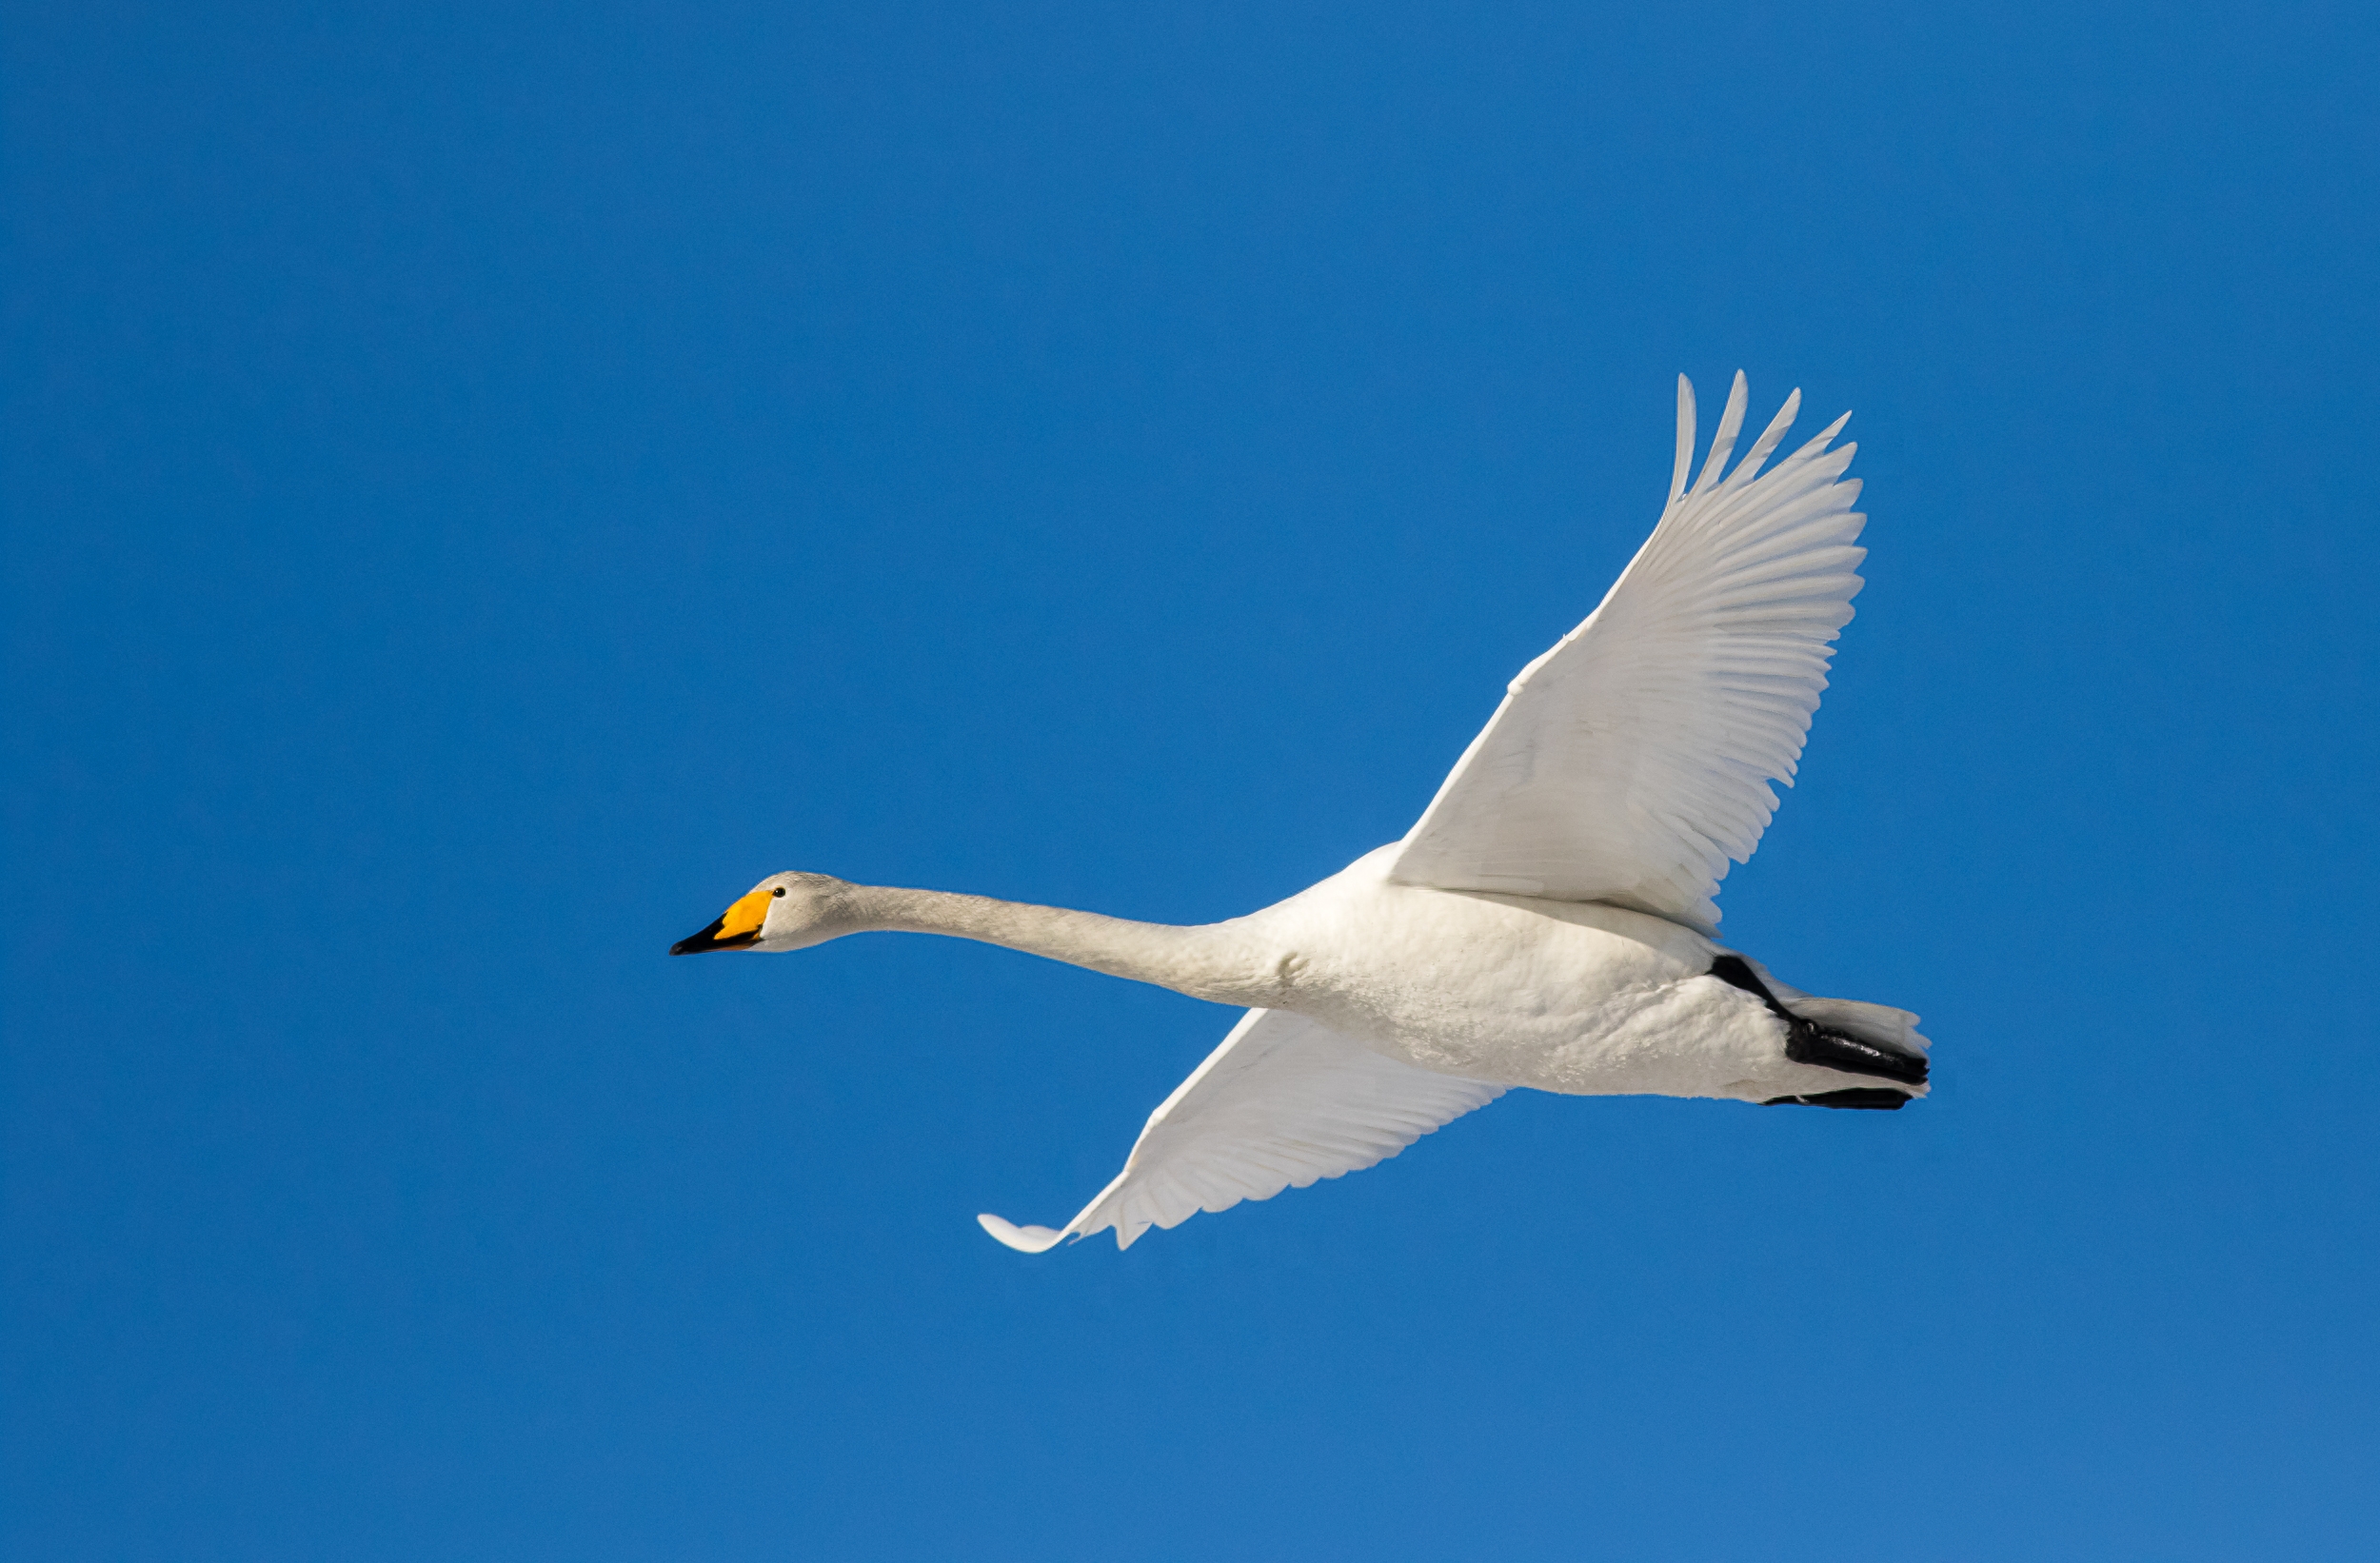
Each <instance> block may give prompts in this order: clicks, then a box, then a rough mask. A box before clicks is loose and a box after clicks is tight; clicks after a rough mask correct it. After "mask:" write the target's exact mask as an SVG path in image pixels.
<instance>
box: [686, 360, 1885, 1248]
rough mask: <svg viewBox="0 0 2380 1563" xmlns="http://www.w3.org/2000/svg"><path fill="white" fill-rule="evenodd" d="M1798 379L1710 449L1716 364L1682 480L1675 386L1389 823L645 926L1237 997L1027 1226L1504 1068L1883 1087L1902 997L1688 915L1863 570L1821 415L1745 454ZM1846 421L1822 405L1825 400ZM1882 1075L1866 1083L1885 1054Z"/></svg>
mask: <svg viewBox="0 0 2380 1563" xmlns="http://www.w3.org/2000/svg"><path fill="white" fill-rule="evenodd" d="M1800 400H1801V393H1800V392H1798V391H1795V393H1794V394H1793V395H1792V396H1791V397H1789V398H1787V400H1786V403H1785V406H1784V407H1783V409H1782V410H1780V411H1779V412H1778V413H1777V415H1776V417H1775V420H1774V421H1772V422H1771V424H1770V425H1769V426H1768V428H1767V429H1766V430H1765V431H1764V432H1763V433H1762V434H1761V436H1760V437H1759V439H1758V440H1757V441H1755V443H1754V445H1753V447H1752V449H1751V450H1750V451H1749V452H1748V453H1747V454H1746V455H1745V457H1744V459H1743V461H1742V462H1740V463H1738V464H1736V465H1735V468H1734V469H1733V471H1730V470H1729V469H1728V459H1729V457H1730V455H1731V454H1732V452H1733V450H1734V448H1735V439H1736V436H1737V434H1738V432H1739V431H1740V430H1741V428H1742V425H1743V415H1744V406H1745V401H1746V396H1745V385H1744V378H1743V376H1742V375H1740V374H1739V375H1737V376H1736V377H1735V384H1734V386H1733V387H1732V389H1731V390H1730V393H1729V395H1728V399H1727V406H1726V410H1725V411H1724V412H1723V413H1722V414H1721V416H1720V419H1719V426H1718V431H1717V433H1716V437H1715V438H1714V440H1713V442H1712V446H1711V450H1710V453H1709V455H1708V457H1707V458H1706V460H1705V461H1704V463H1703V465H1702V470H1701V472H1700V474H1699V476H1698V477H1697V478H1696V482H1695V484H1694V485H1693V487H1692V488H1691V489H1689V488H1688V487H1687V485H1686V474H1687V471H1688V469H1689V467H1690V465H1691V463H1692V458H1693V453H1694V445H1695V439H1694V425H1695V405H1694V392H1693V388H1692V386H1689V385H1688V384H1687V382H1686V380H1685V379H1684V377H1683V376H1680V377H1679V380H1678V393H1677V462H1676V471H1675V474H1674V476H1673V477H1672V480H1671V484H1670V496H1669V503H1668V505H1666V506H1665V507H1664V509H1663V511H1662V514H1661V519H1660V521H1659V523H1658V524H1656V526H1655V528H1654V530H1653V534H1652V536H1651V537H1649V538H1648V539H1647V540H1646V542H1645V544H1644V546H1643V547H1642V548H1640V549H1638V550H1637V552H1636V558H1635V559H1634V560H1632V561H1631V562H1630V564H1629V565H1628V567H1627V569H1626V570H1624V571H1622V572H1621V574H1620V577H1619V580H1618V581H1617V582H1616V583H1615V584H1614V585H1613V586H1612V588H1611V590H1610V591H1609V592H1608V593H1607V594H1606V595H1605V597H1604V599H1603V602H1602V603H1601V605H1600V606H1598V607H1597V609H1596V610H1595V612H1594V613H1593V614H1591V615H1589V617H1588V618H1587V620H1586V622H1585V623H1581V624H1580V625H1579V626H1578V627H1577V629H1575V630H1573V631H1572V632H1571V633H1570V634H1568V635H1566V636H1564V637H1563V638H1562V639H1561V641H1560V642H1559V643H1557V644H1556V645H1555V646H1554V647H1553V648H1552V649H1551V650H1549V651H1548V652H1546V653H1545V655H1543V656H1542V657H1539V658H1538V659H1537V661H1535V662H1533V663H1530V664H1529V665H1528V666H1527V667H1526V668H1523V669H1522V670H1521V672H1520V674H1519V676H1518V677H1517V678H1516V679H1515V680H1514V681H1513V682H1512V684H1511V686H1510V688H1509V690H1508V692H1507V693H1506V695H1505V698H1504V701H1503V702H1502V703H1501V704H1500V705H1498V706H1497V710H1496V714H1495V715H1494V716H1493V717H1492V718H1490V719H1489V722H1488V724H1487V726H1486V727H1485V728H1484V729H1483V730H1482V731H1481V732H1480V734H1479V736H1478V738H1477V739H1475V740H1473V742H1472V743H1471V745H1470V747H1469V748H1468V749H1466V750H1465V751H1464V752H1463V755H1462V757H1461V759H1460V760H1459V761H1458V762H1457V763H1456V765H1455V768H1454V771H1453V772H1452V774H1450V775H1449V776H1448V777H1447V779H1446V782H1445V783H1444V784H1443V785H1442V786H1440V787H1439V789H1438V795H1437V796H1436V798H1434V799H1433V800H1432V801H1431V802H1430V805H1429V807H1428V808H1427V809H1426V810H1424V811H1423V813H1422V816H1421V818H1420V820H1419V821H1418V822H1417V823H1416V824H1415V826H1414V828H1413V829H1412V831H1410V832H1409V833H1408V834H1407V835H1406V837H1405V838H1404V840H1403V841H1398V842H1394V843H1392V844H1390V845H1388V846H1385V847H1382V848H1380V849H1378V851H1376V852H1372V853H1369V854H1367V855H1365V856H1364V857H1363V858H1362V859H1359V861H1356V862H1355V863H1353V864H1351V865H1350V866H1349V867H1348V868H1347V869H1345V870H1344V871H1342V872H1340V873H1339V874H1336V875H1333V876H1332V877H1331V878H1330V879H1327V880H1323V881H1322V882H1321V883H1319V884H1317V885H1315V886H1313V887H1312V888H1311V889H1308V890H1306V891H1303V892H1301V893H1300V894H1299V895H1297V896H1293V897H1291V898H1290V899H1289V900H1285V901H1282V902H1280V903H1279V904H1278V905H1275V906H1270V907H1266V908H1264V909H1263V910H1261V911H1259V912H1255V913H1252V914H1250V915H1249V916H1247V917H1244V918H1237V919H1233V920H1229V921H1226V922H1220V923H1214V924H1209V925H1207V926H1205V927H1200V928H1174V927H1165V926H1161V925H1157V924H1149V923H1139V922H1129V921H1125V920H1120V919H1114V918H1105V917H1101V916H1098V915H1096V914H1093V913H1086V912H1075V911H1066V910H1061V909H1058V908H1051V907H1037V906H1025V905H1020V904H1017V903H1014V902H1008V901H998V900H987V899H984V898H981V897H974V896H955V895H946V894H942V893H939V892H933V891H922V890H896V889H889V888H884V887H880V886H868V885H855V884H848V883H845V882H844V881H843V880H836V879H830V878H827V877H826V876H823V875H815V874H781V875H775V876H772V877H771V878H770V879H767V880H763V881H762V882H761V884H760V885H759V886H757V887H756V888H755V889H754V890H753V891H752V892H751V893H749V894H748V895H746V896H745V897H744V898H743V899H742V900H738V901H737V902H736V903H735V905H734V906H732V907H730V908H729V910H728V911H727V912H726V913H725V914H724V916H723V917H722V918H721V919H720V920H718V921H716V922H714V923H712V924H711V926H710V927H708V928H706V929H704V930H703V932H702V933H700V934H697V935H695V936H693V937H692V938H690V939H687V940H682V941H681V942H680V943H679V945H678V946H677V948H676V951H675V952H673V953H691V952H694V951H699V950H712V949H735V948H744V949H755V950H789V949H800V948H803V947H806V946H808V945H811V944H816V943H820V942H823V940H828V939H833V938H837V937H840V936H842V935H844V934H849V933H858V932H863V931H868V930H876V929H888V930H907V931H916V932H929V933H942V934H950V935H955V936H958V937H961V938H967V939H977V940H986V941H989V942H993V943H998V944H1003V945H1007V946H1009V947H1011V948H1016V949H1022V950H1028V951H1031V952H1033V953H1036V954H1040V955H1044V956H1048V957H1050V958H1052V959H1055V960H1066V961H1070V962H1073V963H1074V964H1077V965H1081V966H1087V967H1090V968H1092V969H1094V970H1099V971H1105V972H1109V973H1113V974H1115V975H1118V976H1122V977H1129V978H1134V979H1139V980H1143V981H1149V982H1155V983H1159V984H1160V985H1163V986H1166V987H1170V988H1174V989H1176V990H1178V991H1180V992H1184V993H1189V994H1193V995H1196V996H1198V997H1200V998H1204V999H1216V1000H1219V1001H1221V1002H1226V1003H1239V1004H1246V1005H1249V1006H1251V1007H1250V1008H1249V1011H1248V1013H1247V1014H1246V1015H1245V1016H1243V1017H1242V1018H1241V1019H1240V1023H1239V1024H1238V1025H1237V1026H1235V1027H1234V1028H1233V1029H1232V1031H1231V1034H1230V1035H1229V1036H1227V1037H1226V1038H1224V1039H1223V1041H1222V1043H1221V1045H1220V1046H1219V1047H1217V1048H1216V1050H1215V1051H1214V1052H1213V1053H1212V1054H1211V1055H1209V1056H1208V1058H1206V1060H1205V1061H1204V1062H1203V1063H1201V1064H1200V1066H1199V1067H1198V1069H1197V1070H1196V1071H1195V1072H1194V1073H1193V1074H1192V1075H1191V1076H1190V1078H1188V1079H1186V1080H1184V1081H1183V1082H1182V1083H1181V1085H1180V1087H1179V1088H1178V1089H1176V1090H1175V1092H1174V1093H1173V1095H1172V1096H1170V1097H1168V1098H1166V1099H1165V1101H1164V1102H1163V1103H1162V1104H1161V1105H1160V1106H1159V1107H1158V1109H1157V1111H1156V1112H1154V1113H1153V1114H1151V1115H1150V1117H1149V1120H1148V1124H1147V1126H1146V1127H1145V1128H1144V1129H1142V1131H1141V1133H1140V1139H1139V1140H1138V1141H1137V1142H1136V1143H1135V1144H1134V1146H1133V1148H1132V1153H1131V1155H1130V1156H1129V1157H1127V1158H1126V1161H1125V1164H1124V1167H1123V1170H1122V1171H1121V1173H1119V1174H1118V1175H1117V1177H1116V1178H1115V1180H1114V1181H1113V1182H1111V1183H1110V1184H1108V1186H1107V1187H1106V1188H1105V1189H1103V1190H1101V1192H1100V1194H1099V1195H1098V1197H1095V1198H1094V1199H1092V1200H1091V1202H1090V1203H1089V1204H1088V1205H1086V1206H1085V1207H1084V1208H1083V1209H1082V1211H1081V1213H1080V1214H1079V1215H1077V1216H1076V1217H1074V1219H1073V1220H1071V1221H1069V1222H1067V1223H1066V1224H1065V1225H1064V1226H1063V1227H1059V1228H1050V1227H1041V1226H1023V1227H1020V1226H1017V1225H1015V1224H1013V1223H1011V1222H1008V1221H1006V1220H1003V1219H1002V1218H1001V1217H996V1216H983V1217H979V1218H978V1219H979V1220H981V1222H982V1225H983V1228H984V1230H985V1231H987V1232H989V1233H990V1234H991V1235H992V1236H993V1237H997V1238H999V1239H1000V1240H1001V1241H1002V1242H1003V1243H1006V1244H1008V1245H1009V1246H1010V1247H1012V1248H1018V1249H1022V1250H1025V1251H1027V1252H1040V1251H1041V1250H1042V1249H1046V1248H1048V1247H1050V1246H1051V1245H1053V1244H1055V1243H1057V1242H1059V1241H1061V1239H1064V1238H1067V1237H1085V1236H1088V1235H1090V1234H1092V1233H1095V1232H1101V1231H1107V1230H1113V1231H1114V1232H1115V1234H1116V1239H1117V1242H1118V1244H1119V1245H1120V1246H1127V1247H1128V1246H1130V1244H1131V1243H1132V1242H1133V1240H1134V1239H1135V1238H1137V1237H1139V1236H1140V1234H1141V1233H1142V1232H1144V1231H1146V1230H1147V1229H1148V1228H1149V1227H1151V1226H1160V1227H1171V1226H1176V1225H1179V1224H1180V1222H1181V1221H1183V1220H1185V1219H1187V1218H1188V1217H1190V1216H1191V1215H1193V1214H1195V1213H1196V1212H1198V1211H1200V1210H1207V1211H1220V1210H1223V1209H1226V1208H1228V1207H1229V1206H1231V1205H1234V1204H1237V1203H1239V1202H1240V1200H1242V1199H1265V1198H1270V1197H1272V1196H1273V1195H1276V1194H1278V1193H1279V1192H1280V1191H1281V1190H1282V1189H1284V1188H1289V1187H1298V1188H1303V1187H1305V1186H1306V1185H1307V1184H1310V1183H1312V1182H1314V1181H1316V1180H1317V1179H1318V1178H1324V1177H1339V1175H1341V1174H1343V1173H1347V1172H1353V1171H1357V1170H1359V1169H1360V1168H1364V1167H1369V1166H1371V1165H1373V1164H1374V1163H1375V1162H1378V1161H1379V1160H1381V1159H1383V1158H1384V1157H1391V1156H1394V1155H1396V1154H1397V1153H1398V1151H1399V1150H1401V1149H1403V1148H1404V1147H1405V1146H1407V1145H1409V1144H1411V1143H1413V1141H1414V1140H1415V1139H1417V1138H1419V1137H1420V1136H1422V1135H1425V1134H1428V1133H1429V1132H1430V1131H1431V1130H1433V1129H1436V1128H1437V1127H1438V1126H1439V1125H1441V1124H1443V1123H1446V1122H1448V1121H1450V1120H1451V1119H1453V1118H1458V1117H1460V1116H1461V1115H1463V1114H1464V1113H1467V1112H1470V1111H1471V1110H1472V1109H1474V1108H1476V1107H1480V1106H1484V1105H1485V1104H1486V1103H1487V1102H1489V1101H1492V1100H1494V1099H1495V1098H1497V1096H1499V1095H1500V1094H1502V1092H1503V1091H1504V1090H1506V1089H1507V1088H1509V1087H1512V1086H1516V1085H1527V1086H1534V1087H1537V1088H1539V1089H1544V1090H1550V1091H1558V1092H1564V1093H1568V1094H1574V1095H1616V1094H1624V1093H1655V1094H1662V1095H1670V1096H1684V1097H1715V1098H1730V1099H1735V1100H1741V1101H1755V1102H1776V1101H1795V1102H1798V1101H1816V1102H1819V1103H1822V1104H1824V1105H1830V1106H1856V1107H1896V1106H1898V1105H1900V1104H1901V1103H1902V1102H1903V1101H1904V1100H1906V1099H1908V1098H1912V1097H1916V1096H1922V1095H1924V1094H1925V1089H1926V1087H1925V1083H1924V1082H1925V1077H1926V1064H1925V1050H1926V1047H1927V1043H1926V1040H1925V1039H1924V1038H1923V1037H1921V1036H1919V1035H1918V1034H1917V1032H1916V1030H1915V1023H1916V1017H1915V1016H1914V1015H1911V1014H1909V1013H1907V1012H1906V1011H1903V1010H1897V1009H1893V1008H1890V1007H1888V1006H1885V1005H1879V1004H1869V1003H1862V1002H1859V1001H1856V1000H1852V999H1815V998H1812V997H1810V996H1808V995H1805V994H1802V993H1800V992H1799V991H1798V990H1795V989H1793V988H1790V987H1787V986H1785V985H1784V984H1782V983H1780V982H1778V981H1776V980H1775V979H1774V978H1772V977H1770V976H1769V974H1768V973H1767V971H1766V970H1765V969H1764V968H1761V967H1760V966H1759V965H1758V964H1757V962H1754V961H1751V960H1748V959H1746V958H1743V957H1741V956H1739V955H1737V954H1736V953H1735V952H1733V951H1730V950H1727V949H1725V948H1724V947H1723V946H1721V945H1719V944H1717V943H1716V942H1715V940H1714V939H1713V937H1712V936H1713V935H1714V933H1715V931H1716V927H1717V923H1718V919H1719V913H1718V907H1717V905H1716V896H1717V893H1718V884H1719V880H1721V879H1722V878H1724V877H1725V875H1726V873H1727V870H1728V866H1729V863H1730V861H1731V860H1732V861H1736V862H1741V861H1745V860H1746V859H1748V858H1749V857H1750V856H1751V855H1752V851H1753V849H1754V847H1755V846H1756V845H1757V844H1758V842H1759V840H1760V835H1761V832H1762V831H1763V830H1765V829H1766V828H1767V826H1768V822H1769V820H1770V818H1771V816H1772V815H1773V813H1774V812H1775V808H1776V801H1777V800H1776V794H1775V791H1774V790H1773V787H1772V783H1773V782H1780V781H1781V782H1791V780H1792V779H1793V776H1794V771H1795V764H1796V763H1797V762H1798V761H1799V759H1800V756H1801V748H1802V742H1803V740H1804V738H1805V737H1806V736H1807V734H1808V732H1809V727H1810V718H1811V715H1812V713H1813V712H1814V711H1815V709H1816V707H1817V703H1818V696H1819V693H1820V692H1821V691H1822V690H1823V689H1824V688H1825V687H1826V673H1827V663H1828V661H1829V659H1830V658H1831V657H1832V656H1833V654H1834V652H1833V643H1834V641H1835V636H1836V635H1837V634H1838V633H1839V632H1840V630H1841V628H1842V626H1843V625H1844V624H1845V623H1847V622H1849V620H1850V618H1851V616H1852V609H1851V600H1852V598H1853V597H1854V595H1855V594H1856V593H1857V592H1858V590H1859V587H1860V584H1861V583H1860V578H1859V576H1858V574H1857V573H1856V572H1857V569H1858V565H1859V563H1860V560H1861V559H1862V558H1863V557H1864V551H1863V550H1862V549H1861V548H1859V547H1858V546H1857V539H1858V536H1859V530H1860V527H1861V524H1863V522H1864V521H1865V518H1864V517H1863V516H1861V515H1860V514H1859V513H1858V512H1857V511H1855V510H1854V509H1853V508H1852V505H1853V503H1854V501H1855V500H1856V499H1857V497H1858V493H1859V485H1858V484H1857V483H1856V482H1855V481H1852V480H1848V479H1846V478H1845V477H1844V472H1845V471H1846V469H1847V468H1848V467H1849V465H1850V463H1851V458H1852V454H1853V451H1854V448H1855V447H1854V446H1852V445H1843V446H1841V447H1839V448H1834V447H1833V441H1834V438H1835V434H1836V433H1837V432H1839V431H1840V429H1841V428H1842V425H1843V420H1841V419H1838V420H1836V421H1835V424H1833V425H1830V426H1829V427H1828V428H1827V429H1826V430H1825V431H1824V432H1823V433H1821V434H1820V435H1819V436H1818V437H1817V438H1816V439H1815V440H1812V441H1811V442H1810V443H1809V444H1807V445H1803V446H1801V447H1800V448H1799V449H1797V450H1795V452H1794V453H1793V454H1792V455H1790V456H1788V457H1786V458H1785V459H1784V460H1783V461H1781V462H1779V463H1778V464H1777V465H1775V467H1773V468H1771V469H1769V470H1768V471H1766V472H1763V471H1762V470H1761V467H1762V466H1763V465H1764V464H1765V463H1766V462H1767V460H1768V458H1769V457H1770V456H1771V455H1772V454H1773V453H1774V452H1775V449H1776V447H1777V445H1779V443H1780V442H1781V441H1782V440H1783V438H1784V436H1785V432H1786V430H1787V429H1788V428H1789V427H1790V426H1791V425H1792V424H1793V421H1794V416H1795V412H1796V411H1797V409H1798V408H1799V406H1800ZM1846 417H1848V414H1846ZM1879 1082H1890V1083H1889V1084H1884V1083H1879Z"/></svg>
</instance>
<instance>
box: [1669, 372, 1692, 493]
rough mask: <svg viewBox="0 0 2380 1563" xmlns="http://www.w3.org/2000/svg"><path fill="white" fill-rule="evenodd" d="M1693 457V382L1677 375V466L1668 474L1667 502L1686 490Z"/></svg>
mask: <svg viewBox="0 0 2380 1563" xmlns="http://www.w3.org/2000/svg"><path fill="white" fill-rule="evenodd" d="M1694 459H1695V383H1694V382H1693V381H1691V380H1689V379H1687V378H1686V377H1685V376H1684V375H1682V374H1681V375H1679V376H1678V377H1677V466H1676V470H1675V471H1673V472H1672V473H1671V474H1670V480H1669V502H1670V504H1672V505H1676V503H1677V500H1678V497H1679V496H1680V495H1682V494H1684V493H1685V491H1686V469H1687V468H1688V467H1690V466H1692V465H1694Z"/></svg>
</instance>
